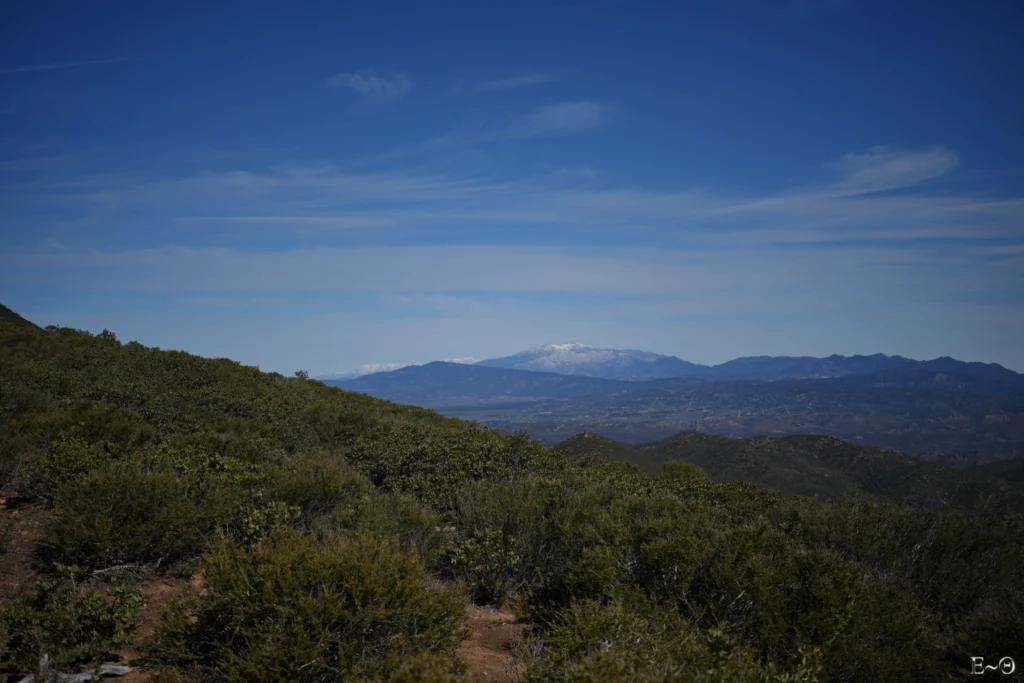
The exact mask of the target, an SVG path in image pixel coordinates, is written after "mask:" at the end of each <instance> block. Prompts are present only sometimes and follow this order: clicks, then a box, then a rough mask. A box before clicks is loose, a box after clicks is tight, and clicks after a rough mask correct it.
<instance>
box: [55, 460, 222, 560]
mask: <svg viewBox="0 0 1024 683" xmlns="http://www.w3.org/2000/svg"><path fill="white" fill-rule="evenodd" d="M237 507H238V503H237V502H234V501H232V500H230V499H229V497H228V495H227V492H225V491H223V490H213V489H211V490H208V491H206V492H203V493H202V494H201V495H200V494H196V493H195V492H194V491H191V490H190V489H189V487H188V485H187V483H186V482H184V481H183V480H182V479H181V478H180V477H179V476H178V475H177V474H175V473H173V472H167V471H152V472H145V471H142V470H140V469H139V468H138V467H136V466H133V465H130V464H128V465H123V466H109V467H105V468H102V469H99V470H96V471H93V472H90V473H88V474H86V475H84V476H82V477H80V478H78V479H77V480H75V481H73V482H70V483H67V484H64V485H63V486H61V487H60V488H59V489H58V490H57V492H56V495H55V497H54V504H53V516H52V519H51V520H50V521H49V522H48V523H47V525H46V531H45V533H44V536H43V538H42V539H41V541H40V544H39V549H40V554H41V556H42V557H43V559H45V560H47V561H49V562H51V563H53V562H57V563H62V564H67V565H72V564H77V565H82V566H83V567H86V568H89V569H99V568H105V567H111V566H115V565H126V564H139V565H163V566H167V565H170V564H173V563H175V562H178V561H180V560H185V559H188V558H190V557H194V556H197V555H198V554H200V553H202V551H203V549H204V548H205V547H206V545H207V543H208V542H209V541H210V539H211V538H212V537H213V536H214V534H215V532H216V530H217V529H218V528H219V527H221V526H222V525H223V524H225V523H226V522H227V521H228V519H229V518H230V515H231V514H232V511H233V510H234V509H235V508H237Z"/></svg>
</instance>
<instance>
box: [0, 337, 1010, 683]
mask: <svg viewBox="0 0 1024 683" xmlns="http://www.w3.org/2000/svg"><path fill="white" fill-rule="evenodd" d="M0 487H4V488H7V489H13V490H16V491H17V492H18V496H19V500H21V501H27V502H29V504H33V505H39V506H43V507H45V509H46V510H47V523H46V526H45V532H44V535H43V537H42V539H41V540H40V542H39V543H38V546H37V549H36V557H35V562H36V565H37V568H38V571H39V576H38V582H37V585H36V586H34V587H32V589H31V590H28V591H25V592H24V593H23V594H22V595H20V596H19V597H16V598H13V599H11V600H9V601H8V602H7V603H6V604H4V605H2V606H0V672H2V673H0V675H3V673H6V674H9V675H11V676H12V680H17V678H14V676H18V675H23V674H26V673H30V672H32V671H33V670H34V669H35V667H37V665H38V662H39V660H40V657H41V656H42V655H48V656H49V658H50V661H51V662H52V663H53V664H54V666H56V667H58V668H60V669H61V670H70V669H76V668H77V669H81V668H82V667H86V666H90V665H93V664H97V663H100V662H103V661H109V660H110V658H111V656H112V653H115V652H118V651H123V647H124V645H125V644H126V643H129V642H131V641H132V632H133V629H134V624H135V621H136V619H137V615H138V596H137V593H136V592H135V591H136V588H135V584H136V583H137V582H138V581H139V580H140V579H144V578H145V577H148V576H153V575H163V576H181V577H197V580H195V581H194V583H196V584H197V587H196V589H195V590H193V591H191V592H189V593H187V594H185V595H183V596H182V597H181V598H180V599H178V600H176V601H174V602H173V603H172V604H171V605H170V606H169V608H168V609H167V610H166V612H165V614H164V616H163V618H162V622H161V625H160V628H159V629H158V632H157V634H156V636H155V637H154V638H153V639H152V640H151V641H150V642H149V643H147V644H145V647H144V648H143V649H144V655H145V657H146V659H147V660H148V661H149V663H150V664H151V665H153V666H155V667H158V668H160V669H162V671H163V673H164V676H165V677H166V680H192V681H268V682H269V681H326V680H353V679H355V680H392V681H413V680H428V681H445V680H460V679H461V677H462V676H464V674H465V671H464V664H463V663H462V662H460V661H459V660H458V658H457V656H456V652H455V650H456V646H457V645H458V643H459V642H460V641H461V640H462V638H463V637H464V635H465V632H464V627H463V623H462V622H463V615H464V606H465V604H466V602H467V601H468V600H473V601H476V602H478V603H491V604H507V605H510V606H512V607H513V608H514V609H516V610H517V611H518V612H520V613H521V615H522V617H523V618H524V619H525V620H527V621H528V622H529V623H530V624H531V626H532V628H531V629H530V631H529V634H528V636H527V637H526V638H524V639H523V641H522V642H521V643H519V644H518V645H517V651H518V666H519V667H520V670H521V677H522V679H523V680H528V681H547V680H555V681H558V680H564V681H570V680H571V681H595V682H597V681H620V680H621V681H777V682H782V681H879V680H901V681H929V682H930V681H936V680H943V679H946V678H948V677H950V676H954V675H956V672H957V671H963V670H966V669H969V666H970V657H972V656H983V657H985V658H986V659H987V660H988V659H991V661H993V662H995V661H998V660H999V658H1000V657H1003V656H1008V655H1009V656H1013V655H1018V661H1024V656H1020V655H1024V653H1018V652H1017V651H1016V650H1017V649H1018V648H1019V647H1020V644H1021V643H1022V642H1024V593H1022V590H1021V588H1020V586H1019V585H1018V581H1017V577H1018V576H1019V571H1020V567H1021V566H1024V562H1022V560H1024V553H1022V551H1021V548H1020V547H1019V546H1018V545H1016V544H1015V543H1014V542H1013V541H1012V540H1010V538H1009V537H1008V535H1007V534H1006V533H1005V530H1004V529H1003V528H1002V527H1001V526H1000V525H999V524H997V523H995V522H992V521H989V520H987V519H983V518H976V517H972V516H967V514H966V513H960V512H956V511H951V510H939V509H923V508H910V507H901V506H898V505H896V504H894V503H891V502H885V501H880V500H876V499H872V498H868V497H858V498H848V499H844V500H841V501H838V502H830V503H826V502H820V501H817V500H814V499H812V498H806V497H801V496H794V495H787V494H783V493H778V492H774V491H771V490H769V489H765V488H761V487H758V486H754V485H750V484H746V483H736V482H733V483H721V482H715V481H713V480H711V479H709V478H707V477H706V476H705V475H704V473H703V472H702V471H701V470H699V469H698V468H696V467H694V466H693V465H690V464H687V463H682V462H673V461H669V462H666V463H665V464H664V466H663V468H662V470H661V471H659V472H656V473H645V472H642V471H641V470H639V469H638V468H636V467H634V466H632V465H629V464H627V463H621V462H614V461H610V460H607V459H605V458H599V457H575V458H568V457H566V456H563V455H562V454H561V453H559V452H556V451H551V450H548V449H545V448H543V447H541V446H540V445H539V444H537V443H535V442H532V441H530V440H529V439H527V438H526V437H525V436H523V435H516V436H503V435H501V434H499V433H497V432H494V431H491V430H489V429H485V428H483V427H481V426H479V425H476V424H473V423H466V422H461V421H458V420H451V419H447V418H444V417H442V416H440V415H438V414H436V413H433V412H431V411H427V410H422V409H418V408H411V407H400V406H396V405H393V404H390V403H387V402H384V401H380V400H375V399H372V398H369V397H366V396H362V395H355V394H350V393H346V392H342V391H340V390H338V389H335V388H330V387H326V386H324V385H323V384H321V383H319V382H315V381H311V380H308V379H303V378H298V377H296V378H287V377H283V376H281V375H277V374H273V373H263V372H260V371H259V370H258V369H255V368H250V367H245V366H242V365H239V364H238V363H234V362H232V361H228V360H210V359H202V358H198V357H195V356H191V355H188V354H185V353H180V352H173V351H159V350H156V349H149V348H145V347H143V346H141V345H139V344H135V343H129V344H122V343H120V342H119V341H118V340H117V339H116V338H115V336H114V335H112V334H110V333H104V334H101V335H95V336H93V335H89V334H87V333H84V332H80V331H76V330H71V329H65V328H48V329H47V330H45V331H43V330H39V329H36V328H34V327H30V326H28V325H25V324H19V322H18V321H17V320H11V321H10V322H0ZM83 625H85V626H83ZM136 645H142V644H141V643H136ZM1000 680H1006V677H1002V676H1000Z"/></svg>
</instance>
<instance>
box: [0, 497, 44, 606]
mask: <svg viewBox="0 0 1024 683" xmlns="http://www.w3.org/2000/svg"><path fill="white" fill-rule="evenodd" d="M17 495H18V494H17V493H15V492H14V491H5V492H4V494H3V495H2V496H0V534H4V533H9V534H10V543H9V545H8V546H7V552H6V553H4V554H2V555H0V603H3V602H6V601H8V600H10V599H12V598H16V597H18V596H19V595H22V594H23V593H25V592H26V591H28V590H29V589H31V588H32V586H34V585H35V581H36V572H35V570H34V569H33V568H32V554H33V552H34V551H35V547H36V542H37V541H39V538H40V537H41V536H42V535H43V523H44V521H45V516H46V513H45V512H44V511H43V508H42V507H40V506H39V505H25V504H22V503H20V502H19V501H18V498H17Z"/></svg>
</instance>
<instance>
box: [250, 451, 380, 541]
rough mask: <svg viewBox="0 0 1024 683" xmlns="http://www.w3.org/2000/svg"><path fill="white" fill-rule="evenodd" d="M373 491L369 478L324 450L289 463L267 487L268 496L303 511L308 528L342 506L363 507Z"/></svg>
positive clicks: (301, 517)
mask: <svg viewBox="0 0 1024 683" xmlns="http://www.w3.org/2000/svg"><path fill="white" fill-rule="evenodd" d="M372 491H373V486H372V485H371V484H370V482H368V481H367V480H366V477H364V476H363V475H362V474H360V473H359V472H358V471H356V470H355V469H354V468H352V467H349V466H348V465H347V464H346V463H345V462H344V461H343V460H342V459H341V457H340V456H339V455H337V454H336V453H333V452H331V451H324V450H321V451H315V452H313V453H310V454H306V455H303V456H298V457H295V458H293V459H292V460H290V461H288V462H287V463H286V464H285V465H284V466H283V467H281V468H280V471H278V472H276V473H275V474H274V475H273V477H272V479H271V480H270V482H269V483H268V486H267V495H268V497H270V498H273V499H276V500H281V501H283V502H285V503H287V504H288V505H290V506H294V507H296V508H298V509H299V510H300V511H301V512H300V516H299V523H300V525H301V526H303V527H304V528H307V529H308V528H311V526H312V525H313V523H314V521H315V520H317V519H318V518H320V517H323V516H324V515H327V514H329V513H331V512H333V511H334V510H335V509H336V508H337V507H338V506H339V505H347V506H350V507H354V506H356V505H359V504H360V503H362V501H363V500H364V499H365V498H367V497H369V495H370V493H371V492H372Z"/></svg>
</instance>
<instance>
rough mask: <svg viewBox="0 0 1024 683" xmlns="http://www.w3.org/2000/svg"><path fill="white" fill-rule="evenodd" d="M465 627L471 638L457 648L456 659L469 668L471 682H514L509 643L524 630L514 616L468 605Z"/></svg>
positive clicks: (524, 627) (509, 613)
mask: <svg viewBox="0 0 1024 683" xmlns="http://www.w3.org/2000/svg"><path fill="white" fill-rule="evenodd" d="M466 626H468V627H469V629H470V636H469V638H468V639H466V640H465V641H463V643H462V645H460V646H459V656H460V657H461V658H462V659H463V660H464V661H465V662H466V663H467V664H468V665H469V677H470V680H472V681H480V682H483V681H488V682H490V681H503V682H504V681H514V680H516V678H514V677H513V666H512V665H513V662H512V650H511V645H512V641H514V640H515V639H516V638H518V637H519V636H520V635H521V634H522V633H523V631H524V630H525V629H526V625H525V624H520V623H517V621H516V617H515V615H514V614H512V613H511V612H509V611H507V610H498V609H494V608H492V607H476V606H470V607H469V608H468V609H467V620H466Z"/></svg>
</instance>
